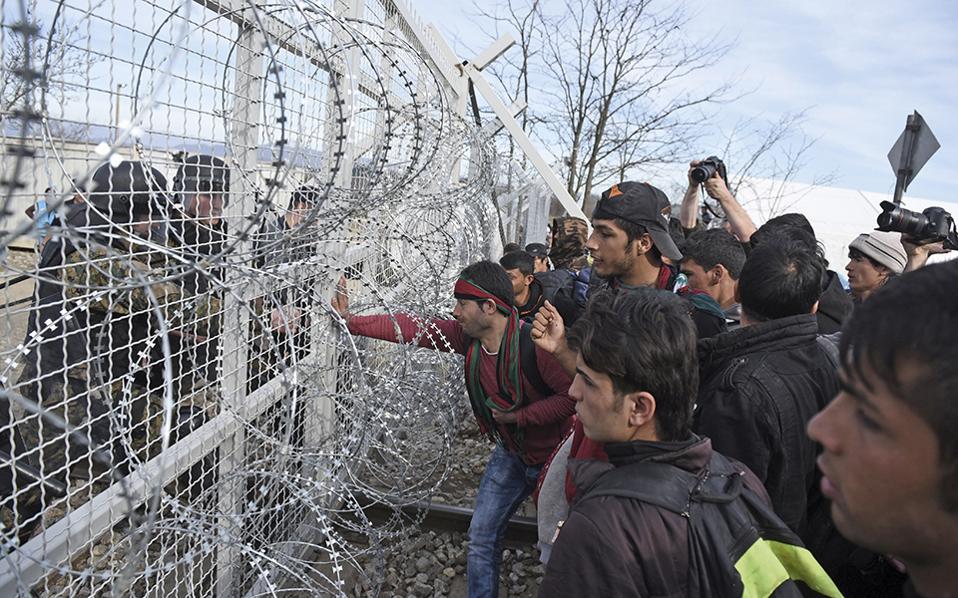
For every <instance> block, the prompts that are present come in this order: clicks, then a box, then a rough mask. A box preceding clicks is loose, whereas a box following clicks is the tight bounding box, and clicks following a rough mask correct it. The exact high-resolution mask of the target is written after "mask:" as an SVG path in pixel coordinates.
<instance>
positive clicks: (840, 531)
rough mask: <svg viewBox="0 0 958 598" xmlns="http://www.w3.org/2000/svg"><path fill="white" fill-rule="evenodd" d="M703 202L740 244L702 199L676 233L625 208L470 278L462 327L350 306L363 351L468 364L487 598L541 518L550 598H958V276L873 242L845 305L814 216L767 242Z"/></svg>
mask: <svg viewBox="0 0 958 598" xmlns="http://www.w3.org/2000/svg"><path fill="white" fill-rule="evenodd" d="M695 165H696V163H693V164H692V166H693V167H694V166H695ZM704 188H705V191H706V192H707V193H708V194H709V195H710V196H711V197H712V198H713V199H715V200H716V201H718V202H720V203H721V205H722V207H723V209H724V212H725V214H726V216H727V221H726V224H725V226H722V227H718V228H709V229H705V228H704V227H702V226H701V225H699V224H698V223H697V222H696V218H695V216H696V214H697V213H698V210H697V206H696V205H694V204H696V203H697V202H698V201H699V185H698V184H697V183H695V182H694V181H692V179H691V177H690V180H689V191H688V193H686V196H685V198H684V199H683V202H682V206H681V210H680V216H681V218H671V217H670V216H671V209H672V208H671V205H670V202H669V200H668V198H667V197H666V196H665V194H664V193H663V192H662V191H660V190H659V189H657V188H656V187H654V186H652V185H650V184H647V183H635V182H622V183H619V184H618V185H615V186H613V187H611V188H610V189H608V190H607V191H605V193H603V194H602V197H601V199H600V200H599V202H598V204H597V205H596V208H595V210H594V212H593V215H592V221H591V228H592V230H591V233H588V231H587V227H586V223H585V222H582V221H577V219H572V218H566V219H560V220H557V221H555V222H554V224H553V227H552V231H551V237H552V238H551V243H550V245H551V247H550V248H549V250H548V251H547V247H546V246H544V245H542V244H531V245H529V246H527V247H526V248H525V249H521V248H519V247H506V249H507V252H506V253H505V254H504V255H503V256H502V257H501V259H500V260H499V263H498V264H496V263H494V262H489V261H482V262H478V263H475V264H473V265H470V266H469V267H467V268H466V269H465V270H463V271H462V273H461V275H460V277H459V279H458V281H457V282H456V285H455V288H454V290H453V294H454V297H455V300H456V306H455V309H454V311H453V317H454V319H452V320H443V319H436V320H433V321H431V322H429V321H427V320H423V319H422V318H413V317H409V316H406V315H399V316H397V317H396V319H397V321H398V327H397V326H395V325H394V324H393V320H392V318H391V317H390V316H385V315H383V316H376V315H373V316H353V315H351V314H350V312H349V303H348V299H347V297H346V295H345V291H344V289H340V290H339V291H338V292H337V294H336V296H335V297H334V299H333V306H334V307H335V308H336V309H337V310H338V311H339V313H340V314H341V315H342V316H343V317H344V318H346V319H347V322H348V326H349V329H350V330H351V331H352V332H353V333H354V334H359V335H366V336H372V337H376V338H380V339H385V340H392V341H395V342H417V343H419V344H420V345H423V346H429V347H435V348H439V349H444V350H450V351H455V352H458V353H462V354H464V355H465V357H466V362H465V376H466V386H467V389H468V395H469V399H470V402H471V405H472V408H473V411H474V413H475V415H476V418H477V421H478V424H479V427H480V429H481V430H482V431H483V432H485V433H486V434H488V436H489V437H490V439H492V440H493V441H494V443H495V449H494V451H493V453H492V455H491V456H490V458H489V462H488V465H487V467H486V471H485V474H484V475H483V477H482V480H481V481H480V483H479V490H478V496H477V498H476V505H475V511H474V514H473V518H472V523H471V526H470V529H469V545H468V562H467V574H468V578H469V579H468V583H469V595H470V596H472V597H486V596H497V595H498V588H499V565H500V562H501V557H502V537H503V534H504V530H505V528H506V522H507V521H508V519H509V517H510V516H511V515H512V514H513V512H514V511H515V510H516V508H517V507H518V506H519V504H520V503H521V502H522V501H523V500H524V499H525V498H526V497H528V496H530V495H533V496H534V498H535V500H536V506H537V513H538V523H539V536H540V537H539V540H540V541H539V546H538V547H539V549H540V552H541V559H542V560H543V562H545V563H546V572H545V576H544V578H543V581H542V584H541V587H540V590H539V595H540V596H543V597H550V598H551V597H555V596H560V597H561V596H570V597H571V596H604V597H606V596H612V597H617V596H622V597H626V596H630V597H631V596H772V595H775V596H800V595H821V596H841V595H844V596H868V597H871V596H915V595H920V596H926V597H943V596H953V595H958V581H956V580H955V579H954V574H953V573H952V569H953V567H952V562H953V561H956V560H958V556H956V555H958V476H956V473H955V472H956V471H958V470H956V466H955V464H956V463H958V443H956V440H955V438H956V436H955V434H954V431H955V430H956V429H958V428H956V425H958V404H956V403H954V402H952V401H951V400H950V399H952V398H953V395H954V389H955V388H956V384H958V357H956V356H955V353H953V352H952V350H951V348H952V341H953V339H954V338H955V335H956V333H958V299H956V298H958V261H953V262H947V263H943V264H935V265H926V262H927V259H928V257H929V255H931V254H933V253H939V252H942V251H943V248H942V247H941V246H940V245H935V244H922V243H918V242H916V241H914V240H913V239H910V238H908V237H905V238H902V236H901V235H899V234H897V233H883V232H880V231H866V232H863V233H862V234H861V235H860V236H859V237H857V238H856V239H854V240H850V241H851V242H850V244H849V248H850V249H849V262H848V264H847V265H846V267H845V269H846V271H847V276H848V283H849V287H850V288H849V289H847V290H846V289H845V288H844V287H843V285H842V284H841V278H840V277H839V276H838V275H837V274H836V273H835V272H833V271H832V270H830V269H829V264H828V263H827V262H826V260H825V258H824V252H823V249H822V247H821V245H820V244H819V242H818V241H817V240H816V238H815V232H814V230H813V228H812V226H811V225H810V224H809V222H808V220H807V219H806V218H805V217H804V216H802V215H801V214H794V213H793V214H784V215H781V216H779V217H777V218H773V219H771V220H769V221H768V222H766V223H764V224H763V225H762V226H761V227H757V226H755V224H754V223H753V222H752V220H751V218H750V217H749V215H748V213H747V212H746V211H745V210H744V209H743V208H742V206H741V205H739V204H738V202H737V201H736V200H735V198H734V197H733V195H732V194H731V193H730V192H729V190H728V188H727V187H726V185H725V183H724V181H723V180H722V179H721V178H719V177H718V176H713V177H712V178H710V179H708V180H707V181H706V182H705V184H704ZM676 221H677V222H676ZM550 262H551V264H550ZM397 328H398V329H397Z"/></svg>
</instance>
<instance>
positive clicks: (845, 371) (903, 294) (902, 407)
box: [808, 261, 958, 598]
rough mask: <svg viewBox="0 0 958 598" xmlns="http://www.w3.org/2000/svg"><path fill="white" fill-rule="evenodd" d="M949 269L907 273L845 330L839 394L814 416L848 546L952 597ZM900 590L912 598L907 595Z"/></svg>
mask: <svg viewBox="0 0 958 598" xmlns="http://www.w3.org/2000/svg"><path fill="white" fill-rule="evenodd" d="M956 298H958V262H956V261H953V262H949V263H946V264H940V265H933V266H928V267H926V268H924V269H922V270H919V271H916V272H914V273H909V274H906V275H905V276H903V277H901V279H900V280H898V281H896V282H895V284H891V285H888V286H887V287H885V288H883V289H881V290H879V291H878V292H876V293H875V294H874V295H873V296H872V297H871V298H869V300H868V301H866V302H865V303H862V304H861V305H859V306H858V307H857V308H856V309H855V311H854V313H853V314H852V317H851V320H850V321H849V322H847V323H846V326H845V328H844V330H843V332H842V339H841V345H840V349H839V351H840V355H841V363H842V369H841V371H840V380H841V387H842V388H841V391H840V392H839V394H838V396H837V397H835V399H834V400H833V401H832V402H831V403H830V404H829V405H828V407H827V408H826V409H825V410H824V411H822V412H821V413H819V414H818V415H817V416H816V417H815V418H813V419H812V420H811V422H810V423H809V425H808V433H809V435H810V436H811V437H812V439H814V440H815V441H817V442H819V443H821V445H822V448H823V453H822V455H821V456H820V457H819V458H818V464H819V467H820V468H821V470H822V473H823V474H824V476H825V477H824V478H823V479H822V482H821V487H822V492H823V493H824V494H825V496H826V497H827V498H828V499H830V500H831V501H832V505H831V513H832V519H833V520H834V521H835V525H836V527H838V529H839V531H841V532H842V534H843V535H844V536H845V537H846V538H848V539H849V540H850V541H852V542H854V543H855V544H858V545H860V546H864V547H866V548H869V549H871V550H874V551H876V552H879V553H882V554H887V555H891V556H893V557H895V558H896V559H898V560H900V561H901V562H903V563H904V564H905V567H906V569H907V571H908V573H909V575H910V578H911V583H912V584H913V585H914V590H915V592H913V593H912V594H910V595H920V596H924V597H925V598H938V597H945V596H958V579H956V575H955V571H958V434H956V430H958V400H956V398H958V397H956V389H958V353H956V352H955V339H956V336H958V299H956ZM906 595H909V594H907V593H906Z"/></svg>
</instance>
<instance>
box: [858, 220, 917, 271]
mask: <svg viewBox="0 0 958 598" xmlns="http://www.w3.org/2000/svg"><path fill="white" fill-rule="evenodd" d="M848 248H849V249H857V250H858V251H860V252H862V253H863V254H864V255H867V256H868V257H870V258H871V259H873V260H875V261H876V262H878V263H879V264H881V265H882V266H885V267H886V268H888V269H889V270H891V271H892V272H894V273H895V274H901V273H902V272H904V271H905V264H906V263H907V262H908V256H907V255H906V254H905V248H904V247H903V246H902V244H901V234H900V233H888V232H885V231H880V230H873V231H869V232H867V233H862V234H860V235H858V237H857V238H856V239H855V240H854V241H852V242H851V245H849V246H848Z"/></svg>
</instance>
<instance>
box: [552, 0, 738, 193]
mask: <svg viewBox="0 0 958 598" xmlns="http://www.w3.org/2000/svg"><path fill="white" fill-rule="evenodd" d="M563 9H564V10H563V11H562V12H561V13H560V14H558V15H548V14H544V12H543V14H541V17H540V22H541V27H542V30H543V31H542V40H543V51H542V58H543V59H544V61H545V62H544V64H545V67H546V71H547V72H548V74H549V75H550V76H549V77H548V78H547V83H549V84H548V85H547V86H546V88H545V93H543V94H542V98H543V99H544V100H545V101H546V103H547V104H549V110H548V112H549V115H548V117H547V118H546V119H544V122H545V123H546V125H547V126H546V128H547V133H548V137H549V138H551V139H552V140H553V142H552V143H551V144H550V145H552V146H554V147H557V148H559V149H560V150H561V151H562V152H563V154H562V156H563V158H564V160H563V166H564V173H565V178H566V186H567V188H568V190H569V193H570V194H572V195H573V196H575V197H579V198H581V200H582V201H583V202H585V200H586V199H587V198H588V197H589V196H590V195H591V194H592V190H593V189H594V188H596V187H598V186H599V185H601V184H602V183H604V182H607V181H609V180H610V179H612V178H615V177H618V176H622V175H623V174H624V173H625V172H627V171H630V170H633V169H636V168H639V167H643V166H647V165H660V164H664V163H669V162H674V161H676V159H678V158H679V157H680V156H683V155H687V154H688V150H689V147H690V143H691V142H692V141H693V140H694V139H695V138H697V137H698V136H699V135H700V131H701V129H702V125H703V124H704V123H705V122H706V121H707V118H706V117H705V115H704V109H705V108H707V107H708V105H709V104H712V103H716V102H720V101H725V100H728V99H729V92H730V85H728V84H722V85H719V86H717V87H715V88H709V89H705V90H701V89H696V90H694V91H686V90H682V89H679V88H680V87H681V86H682V84H683V83H685V82H686V81H687V80H688V79H689V78H690V76H691V75H692V74H693V73H695V72H697V71H700V70H702V69H706V68H709V67H711V66H713V65H714V64H716V63H717V62H718V60H719V59H720V58H721V57H722V56H723V55H724V54H725V53H726V52H727V51H728V46H727V45H724V44H720V43H719V42H718V41H717V39H716V38H710V39H706V40H704V41H698V40H691V39H688V38H687V37H686V35H685V32H686V30H687V28H688V27H687V26H688V22H689V16H688V15H687V13H686V12H685V10H684V8H683V7H682V5H678V6H671V7H666V6H665V3H664V2H661V0H565V2H564V4H563ZM540 137H541V136H540Z"/></svg>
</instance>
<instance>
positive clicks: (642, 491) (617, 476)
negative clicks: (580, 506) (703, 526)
mask: <svg viewBox="0 0 958 598" xmlns="http://www.w3.org/2000/svg"><path fill="white" fill-rule="evenodd" d="M698 484H699V478H698V476H696V475H693V474H691V473H689V472H687V471H685V470H683V469H679V468H678V467H675V466H674V465H668V464H665V463H658V462H656V461H641V462H639V463H632V464H630V465H623V466H621V467H616V468H615V469H613V470H611V471H608V472H606V473H604V474H603V475H602V476H601V477H599V479H597V480H596V481H595V482H594V483H593V484H592V485H591V486H589V488H588V489H587V490H586V491H585V493H584V494H583V496H582V498H581V499H580V502H581V501H585V500H588V499H591V498H597V497H600V496H621V497H624V498H634V499H636V500H638V501H641V502H644V503H649V504H651V505H655V506H657V507H661V508H663V509H666V510H669V511H672V512H673V513H678V514H680V515H683V516H686V517H687V516H688V507H689V503H690V497H691V495H692V492H693V491H694V490H695V487H696V486H697V485H698Z"/></svg>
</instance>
